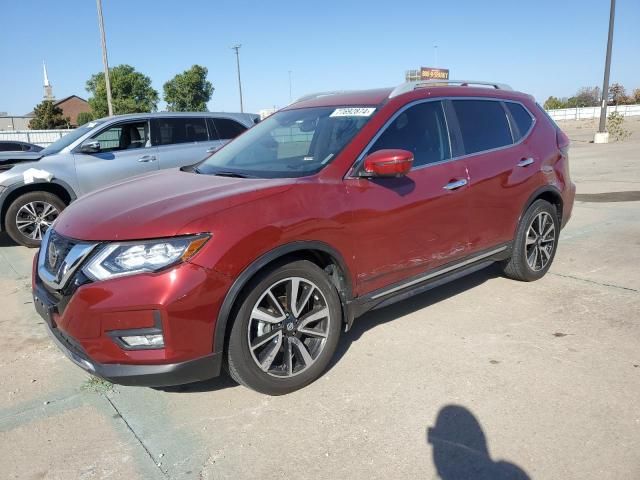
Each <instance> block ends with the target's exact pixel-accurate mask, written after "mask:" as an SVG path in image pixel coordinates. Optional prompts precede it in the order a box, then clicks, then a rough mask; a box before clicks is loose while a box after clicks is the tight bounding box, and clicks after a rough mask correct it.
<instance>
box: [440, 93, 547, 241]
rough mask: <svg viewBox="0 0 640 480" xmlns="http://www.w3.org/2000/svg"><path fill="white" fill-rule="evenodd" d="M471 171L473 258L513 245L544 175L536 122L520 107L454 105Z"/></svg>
mask: <svg viewBox="0 0 640 480" xmlns="http://www.w3.org/2000/svg"><path fill="white" fill-rule="evenodd" d="M451 105H452V107H453V108H452V110H453V113H454V115H452V116H453V118H452V119H451V121H452V123H454V124H457V126H458V128H459V132H460V135H461V143H462V148H463V149H464V154H465V155H466V157H465V159H466V164H467V168H468V170H469V182H470V183H469V235H470V237H469V243H470V245H469V246H470V250H471V253H473V252H475V251H481V250H485V249H488V248H491V247H494V246H496V245H499V244H501V243H505V242H509V241H511V240H512V239H513V236H514V232H515V228H516V224H517V222H518V219H519V217H520V214H521V212H522V208H523V206H524V204H525V202H526V201H527V199H528V197H529V195H530V194H531V193H533V190H534V189H535V187H534V186H533V182H534V181H535V179H534V177H535V174H536V171H539V163H540V162H539V158H537V157H536V155H535V153H534V151H533V149H532V148H531V145H530V143H529V142H528V135H529V132H530V131H531V129H532V127H533V123H534V121H533V117H532V116H531V114H530V113H529V112H528V111H527V110H526V108H524V106H523V105H522V104H520V103H518V102H510V101H503V100H497V99H477V98H473V99H462V98H461V99H452V100H451Z"/></svg>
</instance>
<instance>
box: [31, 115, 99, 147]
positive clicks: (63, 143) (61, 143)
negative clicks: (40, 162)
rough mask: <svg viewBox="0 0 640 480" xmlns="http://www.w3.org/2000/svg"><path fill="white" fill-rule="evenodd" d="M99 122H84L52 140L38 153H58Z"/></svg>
mask: <svg viewBox="0 0 640 480" xmlns="http://www.w3.org/2000/svg"><path fill="white" fill-rule="evenodd" d="M100 123H101V122H89V123H87V124H85V125H83V126H81V127H78V128H76V129H75V130H74V131H73V132H69V133H67V134H66V135H64V136H63V137H61V138H60V139H59V140H57V141H55V142H53V143H52V144H50V145H48V146H47V147H46V148H44V149H43V150H40V153H41V154H42V155H53V154H54V153H58V152H59V151H60V150H62V149H63V148H65V147H67V146H69V145H71V144H72V143H73V142H75V141H76V140H77V139H79V138H80V137H82V136H83V135H85V134H86V133H88V132H89V131H91V130H93V129H94V127H95V126H96V125H99V124H100Z"/></svg>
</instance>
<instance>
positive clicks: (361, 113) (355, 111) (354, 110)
mask: <svg viewBox="0 0 640 480" xmlns="http://www.w3.org/2000/svg"><path fill="white" fill-rule="evenodd" d="M375 111H376V109H375V108H372V107H349V108H336V109H335V110H334V111H333V113H332V114H331V115H329V116H330V117H369V116H371V114H372V113H373V112H375Z"/></svg>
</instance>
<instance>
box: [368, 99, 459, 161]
mask: <svg viewBox="0 0 640 480" xmlns="http://www.w3.org/2000/svg"><path fill="white" fill-rule="evenodd" d="M386 148H399V149H402V150H408V151H410V152H412V153H413V166H414V167H417V166H421V165H427V164H429V163H435V162H441V161H442V160H446V159H448V158H451V150H450V148H449V136H448V135H447V127H446V123H445V119H444V112H443V110H442V103H441V102H425V103H420V104H418V105H415V106H413V107H411V108H409V109H407V110H405V111H404V112H402V113H401V114H400V115H398V117H396V119H395V120H394V121H393V122H392V123H391V124H390V125H389V126H388V127H387V128H386V129H385V131H384V132H383V133H382V135H380V137H379V138H378V140H376V143H374V144H373V146H372V147H371V148H370V149H369V152H368V153H373V152H375V151H377V150H382V149H386Z"/></svg>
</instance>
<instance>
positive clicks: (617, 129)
mask: <svg viewBox="0 0 640 480" xmlns="http://www.w3.org/2000/svg"><path fill="white" fill-rule="evenodd" d="M607 131H608V132H609V135H611V136H612V137H613V139H614V140H615V141H617V142H618V141H622V140H625V139H627V138H629V137H630V136H631V132H630V131H629V130H627V129H626V128H624V117H623V116H622V115H621V114H620V113H618V112H611V113H610V114H609V116H608V117H607Z"/></svg>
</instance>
